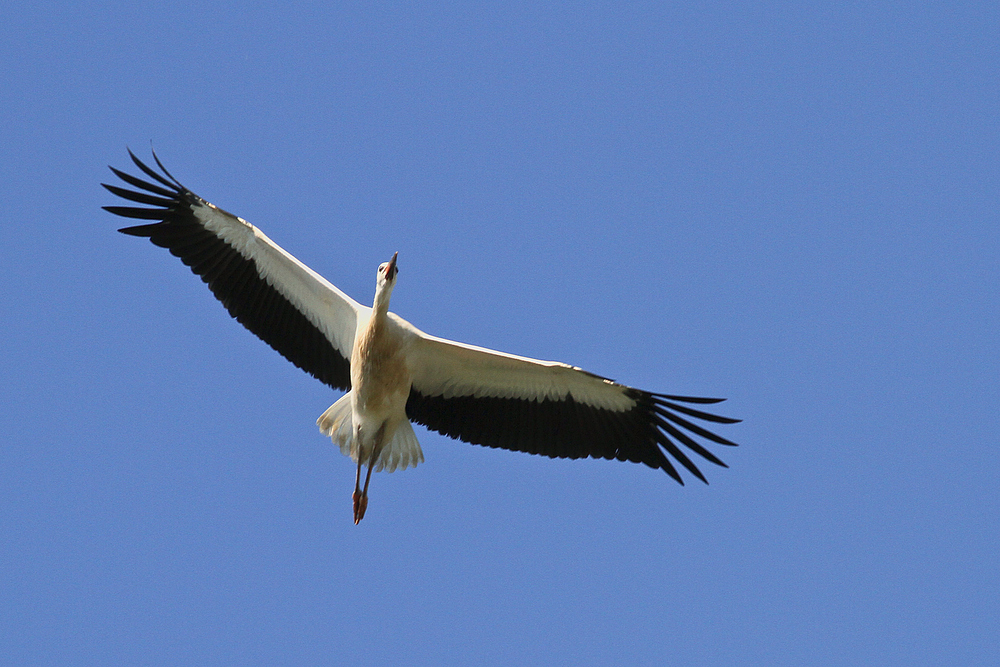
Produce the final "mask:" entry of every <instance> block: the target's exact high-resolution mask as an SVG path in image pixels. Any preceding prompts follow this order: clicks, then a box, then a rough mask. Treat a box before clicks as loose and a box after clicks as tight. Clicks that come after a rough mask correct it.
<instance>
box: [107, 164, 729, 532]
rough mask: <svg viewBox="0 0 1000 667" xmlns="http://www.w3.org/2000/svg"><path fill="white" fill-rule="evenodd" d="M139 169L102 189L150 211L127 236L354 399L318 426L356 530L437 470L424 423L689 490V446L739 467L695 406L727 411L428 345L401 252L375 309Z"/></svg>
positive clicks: (131, 213) (380, 279) (384, 271)
mask: <svg viewBox="0 0 1000 667" xmlns="http://www.w3.org/2000/svg"><path fill="white" fill-rule="evenodd" d="M129 156H130V157H131V158H132V162H134V163H135V165H136V166H137V167H138V168H139V169H140V170H141V171H142V173H143V174H145V176H146V177H147V178H148V179H150V180H144V179H143V178H139V177H137V176H133V175H131V174H128V173H126V172H123V171H120V170H118V169H115V168H114V167H109V168H110V169H111V171H112V172H114V174H115V175H116V176H118V178H120V179H121V180H122V181H124V182H125V183H126V184H127V185H129V186H131V187H132V188H134V189H128V188H124V187H119V186H115V185H108V184H102V185H104V187H105V188H107V189H108V190H109V191H110V192H111V193H112V194H114V195H117V196H119V197H121V198H123V199H126V200H128V201H130V202H134V203H138V204H142V206H105V207H104V209H105V210H107V211H110V212H111V213H114V214H116V215H120V216H123V217H126V218H135V219H139V220H147V221H152V222H149V223H146V224H141V225H137V226H132V227H125V228H122V229H119V230H118V231H120V232H122V233H124V234H129V235H131V236H140V237H146V238H148V239H149V240H150V241H152V242H153V243H154V244H155V245H158V246H161V247H164V248H167V249H169V250H170V252H171V253H172V254H173V255H175V256H177V257H179V258H180V259H181V261H182V262H184V263H185V264H186V265H188V266H189V267H191V270H192V271H193V272H194V273H195V274H197V275H199V276H201V279H202V280H203V281H204V282H205V283H207V284H208V287H209V289H211V290H212V292H213V293H214V294H215V296H216V297H217V298H218V299H219V300H220V301H221V302H222V304H223V305H224V306H225V307H226V309H227V310H228V311H229V313H230V315H232V316H233V317H234V318H236V320H237V321H238V322H240V323H241V324H242V325H243V326H245V327H246V328H247V329H249V330H250V331H252V332H253V333H254V334H256V335H257V336H259V337H260V338H261V339H262V340H263V341H264V342H266V343H267V344H268V345H270V346H271V347H273V348H274V349H275V350H277V351H278V352H280V353H281V354H282V355H284V356H285V358H287V359H288V360H289V361H291V362H292V363H293V364H295V365H296V366H298V367H299V368H301V369H302V370H304V371H306V372H307V373H309V374H310V375H312V376H313V377H315V378H316V379H318V380H320V381H321V382H324V383H326V384H328V385H330V386H331V387H333V388H334V389H339V390H343V391H346V392H347V393H345V394H344V395H343V396H342V397H341V398H340V399H339V400H337V401H336V402H335V403H334V404H333V405H331V406H330V407H329V408H328V409H327V410H326V411H325V412H324V413H323V414H322V415H320V417H319V419H318V420H317V421H316V424H317V425H318V426H319V429H320V431H322V433H323V434H325V435H327V436H329V437H330V438H331V439H332V440H333V442H334V443H336V444H337V445H338V446H339V448H340V451H341V452H342V453H343V454H344V455H346V456H349V457H351V459H352V460H353V461H354V462H355V463H356V464H357V470H356V474H355V478H354V493H353V504H354V523H355V524H357V523H359V522H360V521H361V519H362V518H363V517H364V515H365V510H366V508H367V506H368V485H369V483H370V482H371V474H372V470H376V471H379V470H385V471H388V472H393V471H394V470H405V469H406V468H408V467H410V466H416V465H417V464H418V463H421V462H422V461H423V460H424V454H423V451H422V450H421V448H420V443H419V442H418V441H417V436H416V434H415V433H414V431H413V426H412V423H417V424H422V425H424V426H426V427H427V428H428V429H430V430H432V431H437V432H438V433H442V434H444V435H447V436H450V437H453V438H458V439H459V440H463V441H465V442H469V443H472V444H476V445H484V446H487V447H501V448H503V449H509V450H513V451H519V452H528V453H529V454H543V455H545V456H549V457H552V458H571V459H577V458H586V457H593V458H604V459H618V460H619V461H632V462H635V463H645V464H646V465H648V466H650V467H651V468H659V469H662V470H663V471H664V472H666V473H667V474H668V475H670V476H671V477H672V478H674V479H675V480H677V481H678V482H680V483H681V484H683V483H684V481H683V479H682V478H681V475H680V474H679V473H678V472H677V470H676V468H674V465H673V463H671V461H670V459H669V458H668V456H667V455H668V454H669V456H670V457H673V459H674V460H675V461H676V462H677V463H679V464H680V465H681V466H683V467H684V468H686V469H687V470H688V471H689V472H690V473H691V474H692V475H694V476H695V477H697V478H698V479H700V480H701V481H703V482H705V483H706V484H707V483H708V480H706V479H705V476H704V475H703V474H702V473H701V471H700V470H699V469H698V467H697V466H696V465H695V464H694V463H693V462H692V461H691V459H690V458H689V457H688V455H687V454H685V452H684V451H683V450H682V449H681V446H683V447H686V448H687V449H688V450H690V451H691V452H694V453H695V454H698V455H699V456H701V457H702V458H704V459H706V460H708V461H711V462H712V463H714V464H716V465H719V466H722V467H727V466H726V464H725V463H723V462H722V461H721V460H719V459H718V458H717V457H716V456H715V455H714V454H712V453H711V452H710V451H709V450H708V449H706V448H705V447H704V446H703V445H702V444H700V443H699V442H698V441H697V440H696V439H695V437H698V438H701V439H703V440H707V441H711V442H714V443H717V444H720V445H733V446H735V444H736V443H734V442H730V441H729V440H727V439H725V438H723V437H721V436H719V435H716V434H715V433H713V432H711V431H709V430H708V429H706V428H704V427H702V426H699V425H698V424H696V423H694V422H692V421H691V420H692V419H694V420H700V421H703V422H714V423H718V424H732V423H735V422H738V421H739V420H738V419H730V418H728V417H721V416H718V415H714V414H710V413H707V412H703V411H702V410H697V409H694V408H692V407H690V406H691V405H698V404H712V403H718V402H720V401H722V400H723V399H718V398H697V397H693V396H675V395H670V394H659V393H653V392H648V391H643V390H641V389H635V388H633V387H629V386H626V385H623V384H619V383H617V382H614V381H612V380H609V379H607V378H604V377H601V376H599V375H594V374H593V373H588V372H587V371H585V370H583V369H581V368H577V367H575V366H569V365H567V364H563V363H558V362H554V361H540V360H537V359H529V358H527V357H520V356H516V355H513V354H506V353H503V352H497V351H495V350H488V349H486V348H482V347H476V346H474V345H467V344H465V343H457V342H454V341H450V340H445V339H443V338H438V337H436V336H431V335H429V334H426V333H424V332H423V331H421V330H420V329H418V328H416V327H415V326H413V325H412V324H410V323H409V322H407V321H406V320H404V319H403V318H401V317H399V316H398V315H396V314H395V313H391V312H389V299H390V297H391V296H392V291H393V289H394V288H395V287H396V281H397V279H398V276H399V270H398V268H397V265H396V259H397V255H398V253H396V254H394V255H393V256H392V259H390V260H389V261H388V262H384V263H383V264H381V265H380V266H379V267H378V271H377V273H376V279H375V300H374V303H373V304H372V306H371V307H370V308H369V307H367V306H364V305H362V304H360V303H358V302H357V301H355V300H354V299H352V298H351V297H349V296H348V295H347V294H345V293H344V292H342V291H341V290H339V289H337V288H336V287H335V286H334V285H332V284H331V283H329V282H328V281H327V280H326V279H324V278H323V277H322V276H320V275H319V274H318V273H316V272H315V271H313V270H312V269H310V268H309V267H307V266H306V265H304V264H303V263H302V262H300V261H298V260H297V259H295V258H294V257H292V256H291V255H290V254H288V253H287V252H285V251H284V250H283V249H282V248H280V247H279V246H278V245H277V244H276V243H274V242H273V241H271V239H269V238H268V237H267V236H265V235H264V233H263V232H261V231H260V230H259V229H257V228H256V227H254V226H253V225H251V224H250V223H248V222H247V221H246V220H243V219H242V218H239V217H237V216H235V215H233V214H231V213H227V212H226V211H224V210H222V209H221V208H218V207H217V206H215V205H213V204H210V203H209V202H207V201H205V200H204V199H202V198H201V197H199V196H198V195H196V194H194V193H193V192H191V191H190V190H188V189H187V188H186V187H184V186H183V185H181V183H180V182H179V181H177V179H175V178H174V177H173V176H172V175H171V174H170V172H168V171H167V170H166V168H165V167H164V166H163V164H162V163H161V162H160V160H159V158H158V157H157V156H156V154H155V153H154V154H153V159H154V160H155V161H156V165H157V166H158V167H159V169H160V171H159V172H158V171H156V170H155V169H153V168H151V167H149V166H147V165H146V164H144V163H143V162H142V161H141V160H139V158H137V157H136V156H135V155H134V154H133V153H132V151H131V150H130V151H129ZM365 465H367V473H366V475H365V481H364V486H362V485H361V472H362V467H363V466H365Z"/></svg>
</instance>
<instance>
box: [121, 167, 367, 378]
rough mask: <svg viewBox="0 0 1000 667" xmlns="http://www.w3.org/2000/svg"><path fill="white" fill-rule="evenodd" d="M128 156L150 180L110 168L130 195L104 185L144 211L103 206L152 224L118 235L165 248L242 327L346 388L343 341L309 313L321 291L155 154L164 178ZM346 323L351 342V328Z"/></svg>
mask: <svg viewBox="0 0 1000 667" xmlns="http://www.w3.org/2000/svg"><path fill="white" fill-rule="evenodd" d="M129 156H131V158H132V161H133V162H134V163H135V164H136V166H137V167H138V168H139V169H141V170H142V171H143V173H145V174H146V175H147V176H148V177H149V178H151V179H153V181H155V182H150V181H147V180H143V179H141V178H137V177H135V176H132V175H130V174H127V173H125V172H123V171H119V170H118V169H115V168H114V167H111V168H110V169H111V171H113V172H114V173H115V175H116V176H118V178H120V179H122V180H123V181H124V182H125V183H127V184H129V185H131V186H132V187H133V188H135V189H134V190H130V189H126V188H122V187H118V186H114V185H107V184H103V185H104V187H105V188H107V189H108V190H109V191H110V192H111V193H112V194H115V195H118V196H119V197H122V198H123V199H127V200H129V201H132V202H136V203H139V204H143V205H144V206H143V207H138V206H105V207H104V208H105V210H107V211H110V212H111V213H114V214H115V215H120V216H122V217H126V218H134V219H138V220H154V221H155V222H153V223H150V224H144V225H137V226H134V227H125V228H123V229H119V230H118V231H120V232H122V233H123V234H129V235H131V236H141V237H146V238H148V239H149V240H150V241H152V242H153V243H154V244H155V245H158V246H161V247H163V248H167V249H169V250H170V252H171V254H173V255H175V256H177V257H179V258H180V259H181V261H183V262H184V263H185V264H186V265H188V266H189V267H191V270H192V271H193V272H194V273H196V274H197V275H199V276H201V279H202V280H203V281H204V282H206V283H207V284H208V286H209V288H210V289H211V290H212V293H213V294H215V296H216V297H217V298H218V299H219V301H221V302H222V304H223V305H224V306H225V307H226V309H227V310H228V311H229V313H230V315H232V316H233V317H234V318H236V320H237V321H238V322H240V324H242V325H243V326H245V327H246V328H247V329H249V330H250V331H252V332H253V333H254V334H256V335H257V336H258V337H260V338H261V340H263V341H265V342H266V343H267V344H268V345H270V346H271V347H273V348H274V349H275V350H277V351H278V352H280V353H281V354H282V355H283V356H284V357H285V358H286V359H288V360H289V361H291V362H292V363H293V364H295V365H296V366H298V367H299V368H301V369H302V370H304V371H306V372H307V373H309V374H310V375H312V376H314V377H315V378H317V379H318V380H320V381H321V382H324V383H326V384H328V385H330V386H331V387H334V388H337V389H348V388H349V387H350V384H351V381H350V362H349V356H350V349H349V348H348V349H347V351H346V353H345V351H344V350H343V347H344V344H343V343H340V344H339V345H336V344H335V341H336V336H334V335H332V334H331V332H330V331H329V329H327V330H324V328H322V324H323V319H322V318H323V316H322V314H320V313H318V312H315V311H316V310H318V309H317V308H315V307H313V308H312V309H311V308H310V305H311V302H314V301H315V299H310V298H309V297H310V296H311V292H322V291H323V290H324V289H326V288H327V285H323V284H322V283H321V282H320V281H317V280H316V278H318V276H315V274H313V273H312V272H311V271H310V270H309V269H308V268H306V267H304V265H301V264H300V263H298V261H297V260H295V259H294V258H293V257H291V256H290V255H288V254H287V253H285V252H284V251H283V250H281V248H279V247H278V246H276V245H275V244H273V242H271V241H270V240H269V239H268V238H267V237H266V236H264V235H263V234H261V233H260V232H259V230H257V229H256V228H254V227H253V226H252V225H250V224H249V223H247V222H246V221H245V220H243V219H241V218H238V217H237V216H235V215H232V214H231V213H227V212H226V211H223V210H222V209H220V208H218V207H216V206H214V205H212V204H209V203H208V202H206V201H205V200H204V199H202V198H201V197H199V196H198V195H196V194H194V193H193V192H191V191H190V190H188V189H187V188H185V187H184V186H183V185H181V184H180V182H178V181H177V180H176V179H175V178H174V177H173V176H171V175H170V173H169V172H168V171H167V170H166V169H165V168H164V166H163V165H162V164H161V163H160V160H159V158H157V157H156V155H155V154H154V156H153V158H154V159H155V160H156V164H157V165H158V166H159V167H160V169H161V170H162V172H163V173H162V175H161V174H159V173H157V172H156V171H154V170H153V169H151V168H150V167H148V166H147V165H145V164H144V163H143V162H142V161H141V160H139V159H138V158H137V157H136V156H135V155H134V154H133V153H132V151H129ZM148 207H151V208H148ZM276 278H285V280H284V282H283V281H282V280H278V279H276ZM320 280H321V279H320ZM336 296H337V297H338V298H339V297H342V296H343V295H341V294H339V293H337V294H336ZM345 310H346V309H345ZM345 319H347V318H345ZM350 325H351V327H352V328H351V330H350V332H349V335H350V338H352V339H353V322H351V323H350ZM346 336H347V334H344V335H342V336H341V337H342V338H343V337H346ZM331 338H332V339H334V340H331ZM338 347H339V348H341V349H338Z"/></svg>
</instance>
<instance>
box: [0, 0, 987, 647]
mask: <svg viewBox="0 0 1000 667" xmlns="http://www.w3.org/2000/svg"><path fill="white" fill-rule="evenodd" d="M331 6H332V7H331ZM0 63H2V67H0V108H2V112H3V127H2V129H0V200H2V202H3V210H2V212H0V221H2V229H3V244H2V246H0V262H2V265H3V269H4V271H3V273H2V275H3V278H2V281H3V286H2V295H3V297H2V298H3V315H2V316H0V332H2V333H0V335H2V352H0V358H2V360H3V361H2V367H0V370H2V373H3V383H2V388H0V392H2V396H0V399H2V403H0V405H2V407H0V428H2V432H3V435H2V441H3V446H2V447H0V655H2V656H4V657H3V661H4V662H8V663H9V664H32V663H34V664H129V663H131V664H139V663H142V664H200V665H210V664H278V663H280V662H285V663H287V664H295V663H297V664H353V665H375V664H408V665H437V664H537V665H543V664H554V663H562V664H579V665H601V664H615V663H617V664H630V665H659V664H667V663H670V664H705V665H732V664H747V665H805V664H809V665H845V664H882V665H915V664H932V665H942V664H953V665H958V664H961V665H975V664H997V660H998V637H1000V605H998V594H1000V574H998V567H997V565H998V553H1000V548H998V530H1000V492H998V490H997V487H998V482H1000V465H998V448H997V445H998V421H1000V420H998V414H1000V413H998V402H1000V395H998V394H1000V392H998V380H1000V354H998V351H997V347H998V341H1000V297H998V290H1000V259H998V257H1000V230H998V225H997V211H998V205H1000V196H998V195H1000V178H998V177H1000V161H998V155H1000V74H998V72H1000V10H998V9H997V5H996V3H994V2H983V3H967V2H939V3H911V2H900V3H885V2H865V3H798V2H791V3H775V2H761V3H752V4H730V3H690V2H678V3H668V2H646V3H619V2H589V3H566V4H561V3H538V2H511V1H510V0H507V1H505V2H502V3H489V4H485V3H472V2H457V3H444V4H440V3H430V4H424V3H388V4H379V5H378V6H377V7H376V6H373V4H372V3H356V2H338V3H329V2H316V3H308V4H298V5H296V4H291V3H287V2H282V3H231V4H228V3H218V2H209V3H162V2H161V3H146V2H139V3H126V2H115V3H111V2H97V3H95V2H72V3H69V2H65V3H58V2H57V3H50V2H33V3H15V4H14V5H12V6H9V7H7V8H6V9H5V16H4V20H3V22H2V24H0ZM150 145H152V146H153V147H155V149H156V150H157V152H158V154H159V155H160V157H161V158H162V159H163V161H164V163H165V164H166V165H167V167H168V168H169V169H170V170H171V171H172V172H173V174H174V175H175V176H176V177H177V178H179V179H180V180H181V181H182V182H183V183H184V184H185V185H187V186H188V187H190V188H191V189H192V190H194V191H195V192H197V193H198V194H200V195H202V196H203V197H205V198H206V199H208V200H210V201H212V202H214V203H215V204H217V205H219V206H222V207H223V208H225V209H227V210H230V211H233V212H235V213H237V214H239V215H241V216H243V217H245V218H246V219H248V220H250V221H251V222H253V223H254V224H256V225H258V226H259V227H261V228H262V229H263V230H264V231H265V232H266V233H267V234H268V235H269V236H270V237H271V238H272V239H274V240H275V241H276V242H277V243H279V244H281V245H282V246H283V247H284V248H285V249H287V250H288V251H289V252H291V253H292V254H294V255H295V256H297V257H298V258H299V259H301V260H302V261H304V262H306V263H307V264H308V265H310V266H311V267H312V268H314V269H315V270H317V271H319V272H320V273H321V274H323V275H324V276H326V277H327V278H328V279H330V280H331V281H332V282H333V283H334V284H336V285H338V286H339V287H341V288H342V289H344V290H345V291H346V292H348V293H349V294H351V295H352V296H354V297H355V298H357V299H358V300H359V301H363V302H366V303H367V302H369V301H370V299H371V298H372V295H373V293H374V280H375V268H376V267H377V265H378V264H379V262H381V261H385V260H387V259H388V258H389V257H390V256H391V255H392V253H393V252H395V251H397V250H398V251H399V266H400V278H399V283H398V285H397V287H396V290H395V292H394V294H393V304H392V305H393V310H394V311H395V312H397V313H399V314H400V315H402V316H403V317H405V318H407V319H409V320H410V321H411V322H413V323H414V324H415V325H417V326H418V327H420V328H422V329H424V330H425V331H427V332H429V333H433V334H436V335H440V336H445V337H448V338H452V339H456V340H460V341H464V342H469V343H475V344H478V345H484V346H487V347H492V348H496V349H500V350H504V351H509V352H514V353H518V354H523V355H529V356H534V357H540V358H544V359H554V360H559V361H566V362H569V363H573V364H576V365H579V366H582V367H584V368H586V369H588V370H591V371H593V372H595V373H599V374H602V375H605V376H609V377H612V378H615V379H617V380H619V381H621V382H624V383H627V384H631V385H634V386H637V387H641V388H645V389H649V390H653V391H663V392H669V393H678V394H688V395H707V396H723V397H727V398H729V399H730V400H729V401H728V402H726V403H724V404H722V405H721V410H720V412H722V413H723V414H727V415H731V416H735V417H740V418H743V419H744V422H743V423H741V424H739V425H736V426H729V427H721V428H720V429H719V430H720V432H722V433H723V434H724V435H725V436H726V437H729V438H732V439H734V440H736V441H737V442H739V443H741V446H740V447H739V448H737V449H729V448H722V447H714V448H713V451H716V452H718V453H719V454H720V456H722V458H723V459H724V460H725V461H726V462H727V463H728V464H729V466H730V467H729V469H721V468H716V467H715V466H711V465H710V464H706V465H705V466H704V471H705V473H706V474H707V476H708V478H709V480H710V482H711V483H710V485H708V486H705V485H703V484H701V483H700V482H698V481H697V480H695V479H693V478H692V477H691V476H690V475H686V479H687V481H688V483H687V485H686V486H684V487H681V486H679V485H677V484H676V483H674V482H673V481H671V480H670V478H669V477H667V476H666V475H665V474H663V473H662V472H661V471H654V470H651V469H649V468H646V467H644V466H638V465H633V464H625V463H619V462H609V461H603V460H602V461H593V460H587V461H565V460H550V459H546V458H538V457H531V456H527V455H524V454H517V453H511V452H506V451H501V450H491V449H486V448H482V447H475V446H471V445H467V444H463V443H459V442H457V441H453V440H449V439H447V438H444V437H441V436H438V435H436V434H430V433H428V432H426V431H425V430H423V429H418V437H419V438H420V440H421V442H422V444H423V449H424V452H425V455H426V463H424V464H422V465H421V466H419V467H418V468H417V469H415V470H408V471H406V472H402V473H395V474H392V475H387V474H379V475H376V476H375V478H374V479H373V482H372V489H371V494H372V495H371V504H370V506H369V510H368V515H367V517H366V518H365V520H364V521H363V522H362V523H361V525H360V526H355V525H354V524H353V522H352V520H351V497H350V496H351V491H352V489H353V483H354V479H353V477H354V470H353V467H352V464H351V463H350V461H349V460H348V459H347V458H345V457H343V456H341V455H340V453H339V452H337V451H335V450H334V448H333V447H332V445H331V443H330V442H329V440H327V439H325V438H324V437H322V436H321V435H320V434H319V432H318V431H317V429H316V427H315V425H314V422H315V420H316V418H317V416H318V415H319V414H320V413H321V412H323V410H324V409H326V407H327V406H329V405H330V404H331V403H332V402H333V401H334V400H335V399H336V398H337V397H338V394H337V393H336V392H333V391H331V390H330V389H329V388H328V387H325V386H324V385H322V384H320V383H319V382H317V381H316V380H314V379H312V378H311V377H309V376H308V375H306V374H305V373H303V372H301V371H299V370H298V369H296V368H295V367H294V366H292V365H291V364H290V363H288V362H286V361H285V360H284V359H283V358H282V357H280V356H279V355H278V354H277V353H276V352H274V351H273V350H271V349H270V348H269V347H267V345H265V344H264V343H262V342H260V341H259V340H257V339H256V338H255V337H254V336H253V335H252V334H250V333H249V332H247V331H246V330H244V329H243V328H242V327H241V326H240V325H238V324H237V323H236V322H235V321H233V320H231V319H230V317H229V316H228V314H227V313H226V312H225V310H224V309H223V308H222V307H221V306H220V305H219V304H218V303H217V302H216V301H215V299H214V298H213V297H212V295H211V293H210V292H209V291H208V289H207V288H205V286H204V285H203V284H202V283H201V282H200V280H198V278H196V277H195V276H193V275H192V274H191V273H190V271H189V270H188V269H187V268H186V267H184V266H183V265H182V264H181V263H180V262H179V261H178V260H177V259H176V258H174V257H172V256H170V255H169V254H168V253H167V252H165V251H164V250H162V249H159V248H156V247H154V246H152V245H151V244H149V243H148V242H146V241H144V240H141V239H135V238H130V237H126V236H123V235H120V234H117V233H116V232H115V229H116V228H117V227H120V226H122V223H123V221H122V220H121V219H118V218H115V217H113V216H111V215H110V214H108V213H106V212H104V211H102V210H101V209H100V207H101V206H102V205H106V204H112V203H115V198H114V197H112V196H111V195H110V194H109V193H107V192H105V191H104V190H103V189H102V188H100V186H99V183H101V182H102V181H104V182H113V181H110V180H109V179H112V178H113V177H112V175H111V174H110V172H109V171H108V170H107V165H108V164H112V165H115V166H117V167H119V168H121V167H128V166H129V162H128V158H127V155H126V153H125V148H126V146H130V147H131V148H132V149H133V150H135V151H136V152H137V154H139V155H140V156H143V157H148V156H149V148H150ZM720 450H722V451H720Z"/></svg>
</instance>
